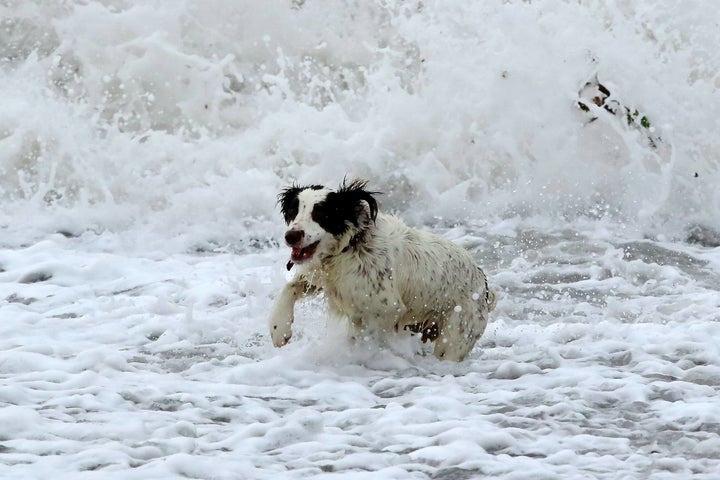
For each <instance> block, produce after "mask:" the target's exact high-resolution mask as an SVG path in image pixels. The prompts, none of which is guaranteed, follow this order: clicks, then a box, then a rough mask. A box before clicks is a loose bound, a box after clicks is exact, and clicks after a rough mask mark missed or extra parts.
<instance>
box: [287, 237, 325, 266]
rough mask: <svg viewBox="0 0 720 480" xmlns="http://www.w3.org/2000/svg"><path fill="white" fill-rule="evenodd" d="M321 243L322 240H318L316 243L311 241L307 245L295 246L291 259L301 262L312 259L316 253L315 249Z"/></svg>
mask: <svg viewBox="0 0 720 480" xmlns="http://www.w3.org/2000/svg"><path fill="white" fill-rule="evenodd" d="M319 243H320V241H319V240H318V241H317V242H315V243H311V244H310V245H308V246H307V247H303V248H299V247H294V248H293V249H292V252H290V261H292V262H294V263H299V262H304V261H305V260H310V259H311V258H312V256H313V254H314V253H315V250H317V246H318V244H319Z"/></svg>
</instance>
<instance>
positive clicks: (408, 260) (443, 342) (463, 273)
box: [269, 180, 495, 361]
mask: <svg viewBox="0 0 720 480" xmlns="http://www.w3.org/2000/svg"><path fill="white" fill-rule="evenodd" d="M366 184H367V182H365V181H361V180H355V181H353V182H351V183H350V184H347V183H346V182H343V184H342V185H341V186H340V188H339V189H338V190H336V191H334V190H331V189H329V188H326V187H323V186H321V185H311V186H307V187H299V186H296V185H293V186H291V187H289V188H286V189H285V190H283V191H282V192H281V193H280V195H279V196H278V198H279V203H280V206H281V209H282V213H283V216H284V217H285V222H286V223H287V224H288V226H289V228H288V230H287V232H286V233H285V242H286V243H287V245H288V246H289V247H290V248H291V249H292V251H291V253H290V261H289V262H288V265H287V266H288V270H289V269H290V268H292V267H293V265H295V266H296V267H297V274H296V276H295V278H294V279H293V280H292V281H290V282H289V283H288V284H287V285H286V286H285V288H284V289H283V290H282V292H281V293H280V295H279V297H278V298H277V300H276V302H275V306H274V308H273V311H272V313H271V315H270V319H269V324H270V334H271V336H272V341H273V344H274V345H275V346H276V347H281V346H283V345H285V344H286V343H287V342H288V341H289V340H290V336H291V334H292V331H291V325H292V323H293V320H294V313H293V311H294V305H295V302H296V301H297V300H298V299H299V298H301V297H302V296H303V295H309V294H315V293H318V292H320V291H323V292H325V296H326V298H327V300H328V304H329V307H330V311H331V313H332V314H334V315H336V316H344V317H347V318H348V319H349V320H350V324H351V326H352V327H353V328H354V329H356V330H357V331H359V332H373V333H377V334H380V335H386V334H390V333H391V332H402V331H410V332H412V333H415V334H419V335H421V338H422V341H423V342H427V341H428V340H430V341H433V342H435V346H434V353H435V356H436V357H437V358H440V359H448V360H455V361H461V360H463V359H464V358H465V356H466V355H467V354H468V352H470V350H471V349H472V347H473V345H475V342H476V341H477V339H478V338H480V336H481V335H482V333H483V331H484V330H485V326H486V325H487V319H488V313H489V312H490V311H492V309H493V308H494V307H495V294H494V293H493V291H492V290H490V289H489V288H488V284H487V278H486V277H485V274H484V273H483V271H482V270H481V269H480V268H479V267H477V266H476V265H475V262H474V261H473V259H472V257H471V256H470V254H469V253H468V252H466V251H465V250H463V249H462V248H460V247H458V246H457V245H455V244H454V243H452V242H450V241H448V240H445V239H443V238H440V237H438V236H435V235H432V234H429V233H426V232H422V231H419V230H416V229H413V228H410V227H408V226H407V225H405V224H404V223H403V222H402V221H401V220H400V219H398V218H397V217H394V216H391V215H385V214H382V213H378V206H377V202H376V200H375V197H374V195H375V194H377V193H378V192H371V191H368V190H366Z"/></svg>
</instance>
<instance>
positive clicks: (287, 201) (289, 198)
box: [278, 184, 324, 225]
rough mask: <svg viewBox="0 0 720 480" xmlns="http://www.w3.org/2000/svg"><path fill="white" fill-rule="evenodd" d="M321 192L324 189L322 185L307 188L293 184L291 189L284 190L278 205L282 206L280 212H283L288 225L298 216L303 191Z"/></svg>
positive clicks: (279, 197)
mask: <svg viewBox="0 0 720 480" xmlns="http://www.w3.org/2000/svg"><path fill="white" fill-rule="evenodd" d="M308 188H309V189H312V190H320V189H322V188H324V187H323V186H322V185H310V186H307V187H299V186H297V185H295V184H293V185H292V186H290V187H287V188H285V189H283V191H282V192H280V195H278V203H279V204H280V211H281V212H282V215H283V218H284V219H285V223H286V224H288V225H289V224H290V222H292V221H293V220H294V219H295V217H296V216H297V214H298V208H299V202H298V195H299V194H300V192H302V191H303V190H307V189H308Z"/></svg>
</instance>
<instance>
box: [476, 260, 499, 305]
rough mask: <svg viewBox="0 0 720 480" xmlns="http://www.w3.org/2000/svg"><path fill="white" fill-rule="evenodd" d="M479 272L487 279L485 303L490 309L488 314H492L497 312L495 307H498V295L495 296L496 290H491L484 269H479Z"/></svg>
mask: <svg viewBox="0 0 720 480" xmlns="http://www.w3.org/2000/svg"><path fill="white" fill-rule="evenodd" d="M478 270H480V273H481V274H482V276H483V278H484V279H485V303H486V304H487V307H488V313H490V312H492V311H493V310H495V306H496V305H497V295H496V294H495V290H491V289H490V286H489V285H488V281H487V275H485V272H483V271H482V268H480V267H478Z"/></svg>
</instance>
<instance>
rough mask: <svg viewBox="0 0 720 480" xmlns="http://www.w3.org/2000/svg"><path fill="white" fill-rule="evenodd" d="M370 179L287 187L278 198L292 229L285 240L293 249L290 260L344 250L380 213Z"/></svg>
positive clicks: (307, 259) (310, 259)
mask: <svg viewBox="0 0 720 480" xmlns="http://www.w3.org/2000/svg"><path fill="white" fill-rule="evenodd" d="M366 185H367V182H366V181H363V180H353V181H352V182H350V183H349V184H348V183H346V182H345V181H343V183H342V185H340V188H338V189H337V190H331V189H329V188H326V187H324V186H322V185H310V186H307V187H300V186H297V185H293V186H291V187H288V188H286V189H284V190H283V191H282V192H281V193H280V195H279V196H278V202H279V203H280V208H281V210H282V214H283V216H284V217H285V223H287V225H288V230H287V232H285V243H287V245H288V246H289V247H290V248H291V249H292V251H291V253H290V263H288V269H289V268H290V267H292V264H294V263H297V264H303V263H311V262H313V261H314V260H320V259H323V258H327V257H329V256H332V255H336V254H338V253H340V252H341V251H342V250H343V249H345V248H347V247H348V246H349V245H350V244H351V242H352V241H353V239H356V238H358V235H359V234H361V233H363V232H364V231H365V230H366V229H367V228H368V227H369V226H370V225H371V224H372V223H373V222H374V221H375V218H376V217H377V211H378V207H377V201H376V200H375V197H374V195H375V194H377V193H378V192H370V191H367V190H366V189H365V186H366Z"/></svg>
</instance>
